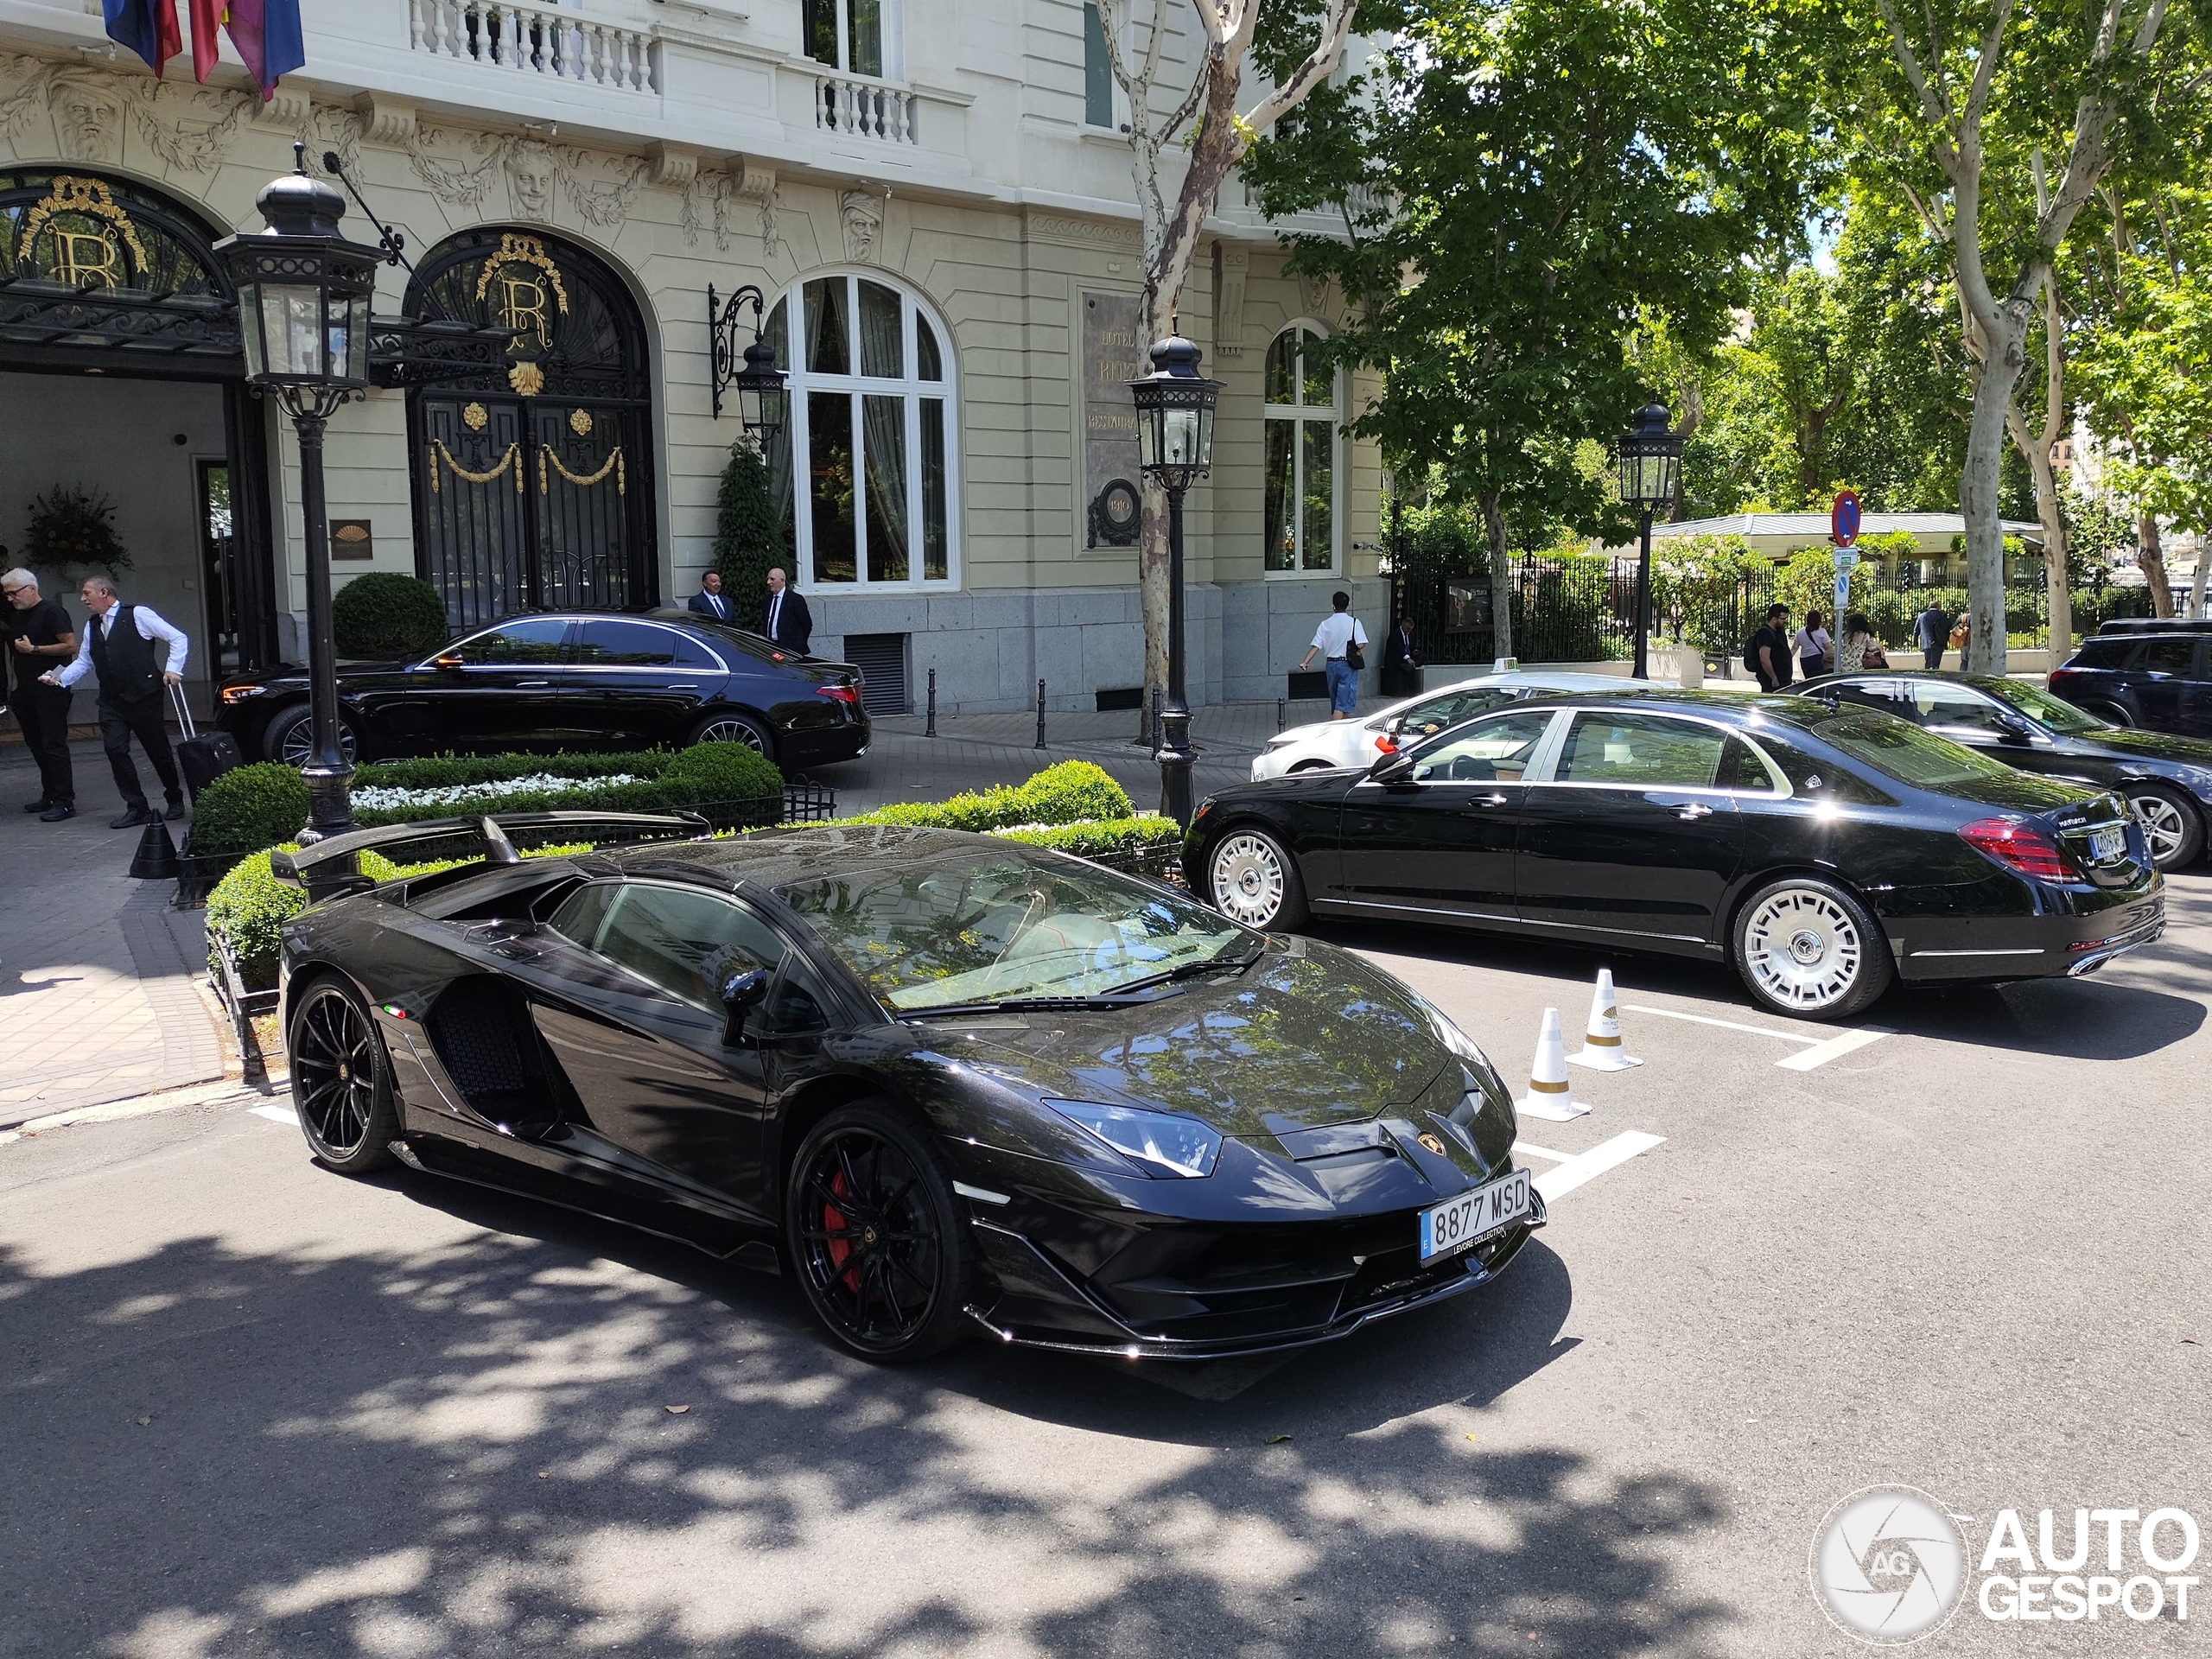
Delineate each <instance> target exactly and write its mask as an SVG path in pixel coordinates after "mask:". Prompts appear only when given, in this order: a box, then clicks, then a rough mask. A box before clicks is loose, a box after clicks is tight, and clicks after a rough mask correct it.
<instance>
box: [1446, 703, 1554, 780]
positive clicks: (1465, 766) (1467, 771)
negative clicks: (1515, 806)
mask: <svg viewBox="0 0 2212 1659" xmlns="http://www.w3.org/2000/svg"><path fill="white" fill-rule="evenodd" d="M1551 725H1552V715H1551V710H1550V709H1529V710H1528V711H1526V712H1524V713H1520V714H1511V715H1498V716H1497V718H1495V719H1492V720H1486V721H1483V722H1482V724H1480V725H1479V726H1477V727H1475V728H1473V729H1472V730H1471V731H1465V732H1461V733H1460V734H1459V735H1458V736H1456V737H1452V738H1450V739H1448V740H1446V741H1444V742H1442V743H1440V744H1439V745H1437V747H1435V748H1434V749H1433V750H1429V751H1427V752H1425V753H1422V754H1421V755H1420V756H1418V757H1417V759H1416V760H1415V762H1414V779H1416V780H1417V781H1419V782H1421V783H1425V784H1489V783H1501V782H1503V783H1518V782H1519V781H1520V779H1521V775H1522V773H1523V772H1526V771H1528V769H1529V760H1530V759H1531V758H1532V757H1533V756H1534V755H1535V753H1536V747H1537V745H1539V744H1541V742H1542V741H1544V734H1545V733H1546V732H1548V731H1549V730H1550V729H1551Z"/></svg>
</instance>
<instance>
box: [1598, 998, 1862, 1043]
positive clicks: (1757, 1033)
mask: <svg viewBox="0 0 2212 1659" xmlns="http://www.w3.org/2000/svg"><path fill="white" fill-rule="evenodd" d="M1621 1007H1624V1008H1626V1009H1627V1010H1628V1011H1629V1012H1630V1014H1657V1015H1658V1016H1659V1017H1660V1018H1661V1019H1662V1020H1688V1021H1689V1022H1690V1023H1691V1024H1692V1025H1694V1026H1718V1027H1720V1029H1721V1030H1723V1031H1747V1032H1749V1033H1751V1035H1752V1036H1754V1037H1779V1038H1780V1039H1782V1040H1783V1042H1785V1043H1817V1042H1820V1041H1821V1039H1820V1038H1818V1037H1808V1036H1806V1035H1805V1034H1804V1033H1802V1032H1796V1031H1773V1030H1770V1029H1769V1028H1768V1027H1765V1026H1739V1025H1738V1024H1737V1023H1736V1022H1735V1021H1734V1020H1715V1019H1714V1018H1713V1016H1712V1015H1711V1014H1683V1013H1681V1012H1680V1011H1679V1010H1677V1009H1675V1008H1650V1007H1645V1006H1644V1005H1643V1003H1641V1002H1624V1003H1622V1004H1621Z"/></svg>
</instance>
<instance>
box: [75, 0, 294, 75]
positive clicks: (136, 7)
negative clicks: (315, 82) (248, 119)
mask: <svg viewBox="0 0 2212 1659" xmlns="http://www.w3.org/2000/svg"><path fill="white" fill-rule="evenodd" d="M293 3H294V6H295V10H294V11H293V13H292V17H293V24H292V27H293V29H294V38H295V39H296V38H298V35H297V31H298V29H299V12H298V10H297V9H296V7H297V0H293ZM100 10H101V11H102V12H103V13H104V14H105V16H106V19H107V37H108V39H110V40H111V41H114V42H115V43H116V44H117V45H118V46H127V47H129V48H130V49H131V50H132V51H133V52H136V53H137V54H138V55H139V56H140V57H142V58H143V59H145V60H146V67H148V68H149V69H150V70H152V71H153V72H154V73H156V74H157V75H158V74H160V73H162V65H163V64H165V63H167V62H168V60H170V59H171V58H173V57H175V55H176V54H178V53H180V52H181V51H182V50H184V36H183V35H181V34H180V33H179V32H178V30H177V26H176V0H100ZM294 67H297V66H296V65H295V66H294Z"/></svg>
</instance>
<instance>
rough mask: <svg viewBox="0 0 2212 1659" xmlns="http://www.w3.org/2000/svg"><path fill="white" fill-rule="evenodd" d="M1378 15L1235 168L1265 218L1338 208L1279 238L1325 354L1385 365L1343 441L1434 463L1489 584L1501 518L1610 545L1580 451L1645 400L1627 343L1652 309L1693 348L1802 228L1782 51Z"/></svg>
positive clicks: (1615, 20)
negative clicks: (1327, 95) (1305, 283)
mask: <svg viewBox="0 0 2212 1659" xmlns="http://www.w3.org/2000/svg"><path fill="white" fill-rule="evenodd" d="M1372 10H1374V12H1375V13H1376V15H1373V16H1370V10H1363V11H1362V14H1361V26H1362V27H1363V29H1387V30H1389V35H1388V36H1387V41H1388V44H1387V45H1386V46H1385V47H1384V48H1383V49H1382V51H1381V52H1380V54H1379V55H1378V56H1377V57H1376V59H1375V60H1372V63H1371V67H1370V71H1369V73H1367V75H1366V76H1365V77H1363V78H1362V79H1361V81H1360V83H1359V84H1358V85H1357V86H1353V87H1351V88H1347V89H1345V91H1344V92H1343V93H1342V94H1341V95H1340V96H1336V97H1332V98H1331V99H1319V98H1318V96H1317V99H1316V100H1314V101H1310V102H1309V104H1308V105H1307V106H1306V109H1304V110H1302V111H1300V118H1299V120H1298V122H1297V124H1296V125H1295V128H1294V130H1288V131H1285V132H1283V133H1281V134H1279V135H1278V136H1277V137H1274V138H1273V139H1271V140H1269V141H1268V143H1263V144H1262V145H1261V146H1259V147H1258V148H1257V149H1256V150H1255V153H1254V155H1253V156H1252V158H1251V159H1250V161H1249V162H1248V164H1247V171H1248V175H1249V178H1250V179H1251V181H1252V182H1253V183H1254V185H1255V187H1256V188H1257V190H1258V192H1259V195H1260V199H1261V201H1262V206H1263V207H1265V208H1266V210H1267V211H1268V212H1269V213H1273V214H1275V215H1278V216H1280V215H1282V214H1286V213H1294V212H1310V211H1316V210H1323V211H1334V212H1338V213H1341V214H1342V216H1343V219H1344V223H1345V226H1346V227H1347V229H1348V231H1349V232H1351V234H1350V235H1349V236H1347V237H1344V238H1333V237H1332V238H1322V237H1294V238H1291V239H1292V241H1293V244H1294V257H1293V261H1292V264H1293V267H1294V269H1295V270H1299V271H1300V272H1302V273H1306V274H1310V275H1313V276H1319V277H1327V278H1328V279H1330V280H1331V281H1332V282H1333V283H1336V284H1337V285H1338V287H1339V288H1340V289H1342V291H1343V292H1344V296H1345V297H1346V298H1347V300H1348V301H1349V302H1351V320H1350V321H1349V322H1348V323H1347V325H1346V327H1345V328H1344V331H1343V333H1342V334H1340V335H1339V336H1338V338H1337V340H1334V341H1332V348H1333V351H1334V353H1335V354H1336V355H1337V356H1338V358H1339V359H1342V360H1348V361H1357V362H1361V363H1364V364H1368V365H1373V366H1375V367H1377V368H1380V369H1382V370H1383V371H1384V373H1385V380H1384V385H1383V391H1382V393H1381V395H1380V397H1378V398H1377V399H1376V400H1375V401H1374V402H1373V403H1371V404H1370V405H1369V406H1368V407H1367V408H1366V409H1364V410H1361V411H1360V412H1359V413H1358V414H1357V416H1356V417H1355V418H1354V420H1353V422H1352V423H1351V426H1352V429H1353V430H1354V431H1356V432H1357V433H1359V434H1361V435H1364V436H1368V437H1372V438H1376V439H1377V440H1379V441H1380V442H1381V443H1382V445H1383V449H1384V451H1385V453H1386V454H1389V456H1390V457H1391V458H1392V459H1393V461H1395V462H1396V463H1398V464H1399V465H1401V466H1402V467H1403V466H1407V465H1408V464H1410V465H1411V466H1413V467H1415V468H1419V469H1427V468H1430V467H1434V468H1436V469H1438V470H1439V472H1440V476H1441V477H1442V478H1443V480H1445V484H1446V489H1447V492H1448V493H1449V494H1450V495H1451V496H1452V497H1453V498H1454V499H1460V500H1463V501H1465V502H1467V503H1468V504H1470V505H1471V506H1473V508H1474V509H1475V511H1476V512H1477V513H1478V517H1479V518H1480V519H1481V521H1482V523H1483V524H1484V530H1485V535H1486V539H1487V541H1488V543H1489V544H1490V548H1491V553H1492V558H1491V569H1492V572H1493V576H1494V579H1497V580H1501V581H1502V579H1503V575H1502V573H1503V563H1504V560H1503V555H1504V554H1505V552H1506V551H1507V550H1508V549H1509V547H1510V543H1511V537H1510V529H1509V525H1510V523H1511V522H1512V521H1514V520H1516V519H1521V520H1528V519H1531V518H1533V519H1538V520H1545V521H1554V522H1561V523H1565V524H1571V525H1573V526H1575V527H1577V528H1579V529H1584V530H1587V531H1592V532H1610V533H1611V534H1613V535H1622V534H1624V533H1625V530H1626V524H1625V520H1624V517H1623V515H1622V514H1621V512H1620V510H1619V507H1618V503H1617V502H1616V501H1615V500H1614V499H1612V495H1611V491H1610V490H1609V488H1608V487H1607V481H1606V480H1605V476H1604V474H1602V473H1598V474H1595V475H1593V474H1592V470H1591V469H1589V468H1588V467H1586V466H1585V465H1584V464H1583V460H1584V452H1583V448H1582V446H1583V445H1584V444H1585V443H1586V442H1592V443H1605V442H1610V441H1611V439H1612V438H1613V437H1614V436H1615V435H1617V434H1618V432H1619V431H1620V430H1621V429H1623V428H1624V426H1625V425H1626V424H1627V422H1628V420H1629V418H1630V414H1631V412H1632V411H1633V410H1634V409H1635V408H1636V407H1637V404H1641V403H1643V401H1644V400H1645V399H1646V397H1649V395H1650V394H1651V392H1652V391H1654V390H1655V387H1654V385H1653V381H1652V378H1651V377H1650V376H1649V374H1648V373H1646V372H1644V370H1643V369H1642V368H1641V367H1640V366H1639V365H1637V363H1636V362H1634V361H1633V360H1632V359H1631V358H1630V355H1629V354H1628V351H1627V346H1628V343H1629V341H1630V339H1631V337H1632V336H1633V335H1634V334H1636V332H1637V328H1638V327H1639V325H1640V324H1641V323H1642V322H1643V321H1644V320H1645V319H1646V318H1647V317H1653V316H1656V317H1657V318H1659V319H1662V320H1663V321H1664V323H1665V325H1666V327H1667V328H1668V329H1669V333H1670V336H1671V338H1673V339H1674V340H1675V341H1677V342H1678V343H1679V344H1680V345H1681V347H1682V348H1683V349H1684V350H1686V351H1688V352H1689V353H1692V354H1693V355H1696V354H1700V353H1709V352H1710V351H1711V349H1712V347H1713V346H1714V345H1715V344H1716V343H1717V342H1718V341H1719V339H1720V338H1721V336H1722V335H1723V334H1725V333H1726V331H1727V329H1728V327H1729V326H1730V322H1731V312H1732V308H1734V307H1736V306H1738V305H1739V304H1740V303H1741V302H1742V301H1743V299H1744V298H1745V266H1744V265H1743V263H1742V255H1743V254H1744V253H1745V251H1747V250H1748V249H1749V248H1751V246H1752V245H1755V244H1756V243H1758V241H1759V240H1760V239H1761V238H1762V237H1763V236H1764V237H1768V238H1772V239H1776V240H1778V241H1783V242H1786V241H1787V240H1788V239H1789V238H1790V237H1792V236H1795V235H1796V233H1797V227H1798V226H1800V225H1802V219H1803V212H1802V200H1801V196H1800V188H1801V186H1802V180H1803V177H1804V174H1805V166H1804V151H1803V146H1802V140H1801V139H1800V138H1799V137H1798V136H1797V135H1799V134H1800V133H1802V130H1803V124H1802V121H1800V120H1799V119H1798V118H1797V117H1796V111H1794V110H1793V109H1792V108H1791V107H1790V94H1789V87H1790V86H1791V85H1792V79H1793V71H1792V68H1791V65H1792V63H1794V62H1795V58H1794V56H1793V55H1792V54H1791V53H1790V52H1789V50H1788V49H1787V47H1786V42H1785V41H1783V40H1782V38H1781V35H1780V29H1781V21H1780V19H1779V18H1778V17H1777V16H1775V15H1774V14H1772V13H1771V12H1769V11H1766V10H1762V9H1758V8H1745V9H1739V10H1734V11H1732V12H1729V13H1726V14H1725V15H1724V14H1721V13H1719V12H1715V11H1713V10H1710V9H1706V8H1701V7H1699V6H1697V5H1695V4H1694V3H1689V0H1656V3H1630V0H1594V3H1590V4H1586V5H1580V6H1575V7H1572V8H1567V9H1560V8H1556V7H1551V6H1536V5H1533V4H1529V3H1506V4H1497V3H1491V4H1483V3H1471V0H1392V3H1389V4H1386V5H1382V6H1378V7H1376V8H1373V9H1372ZM1496 608H1497V613H1498V614H1499V615H1500V616H1501V617H1503V616H1506V615H1508V614H1509V613H1510V607H1508V606H1507V605H1506V604H1504V603H1503V602H1499V603H1497V607H1496ZM1510 648H1511V647H1510V640H1508V639H1500V640H1499V649H1500V650H1501V651H1506V650H1510Z"/></svg>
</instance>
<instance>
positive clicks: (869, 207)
mask: <svg viewBox="0 0 2212 1659" xmlns="http://www.w3.org/2000/svg"><path fill="white" fill-rule="evenodd" d="M838 214H839V217H840V218H841V219H842V221H843V223H844V227H845V257H846V258H848V259H849V260H851V261H853V262H854V263H855V264H860V263H861V262H863V261H865V260H868V259H872V258H874V256H875V237H876V232H878V231H880V230H881V229H882V228H883V202H882V200H881V199H880V197H878V196H876V195H875V194H873V193H872V192H869V191H866V190H848V191H847V192H846V193H845V194H844V198H843V200H842V201H840V202H839V204H838Z"/></svg>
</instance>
